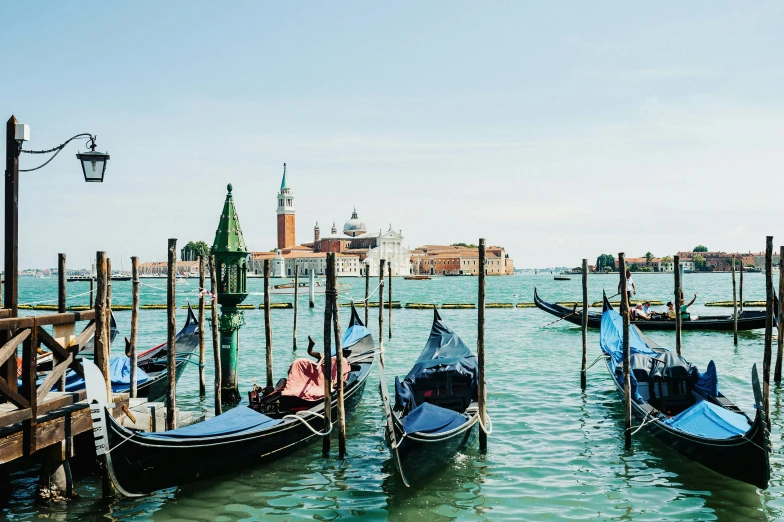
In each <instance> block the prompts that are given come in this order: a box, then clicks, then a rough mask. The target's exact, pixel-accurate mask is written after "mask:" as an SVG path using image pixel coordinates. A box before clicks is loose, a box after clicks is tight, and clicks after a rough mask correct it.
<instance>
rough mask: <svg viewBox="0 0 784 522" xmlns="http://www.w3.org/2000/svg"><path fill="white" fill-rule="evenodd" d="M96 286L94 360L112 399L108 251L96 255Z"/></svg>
mask: <svg viewBox="0 0 784 522" xmlns="http://www.w3.org/2000/svg"><path fill="white" fill-rule="evenodd" d="M95 264H96V267H95V270H96V274H95V275H96V279H97V281H96V283H97V284H96V287H97V292H96V296H95V340H94V346H93V350H94V352H93V360H94V361H95V365H96V366H97V367H98V368H99V369H100V370H101V373H102V374H103V378H104V379H105V380H106V398H107V400H108V401H109V402H111V400H112V387H111V379H110V378H109V339H108V338H107V337H106V323H107V314H106V252H98V254H97V255H96V263H95Z"/></svg>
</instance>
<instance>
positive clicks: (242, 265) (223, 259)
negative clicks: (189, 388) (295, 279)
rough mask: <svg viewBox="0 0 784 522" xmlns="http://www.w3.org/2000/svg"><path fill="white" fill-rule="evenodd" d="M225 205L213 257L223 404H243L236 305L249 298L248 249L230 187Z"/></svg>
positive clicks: (240, 322)
mask: <svg viewBox="0 0 784 522" xmlns="http://www.w3.org/2000/svg"><path fill="white" fill-rule="evenodd" d="M227 189H228V191H229V192H228V194H226V202H225V203H224V204H223V213H221V217H220V223H219V224H218V230H217V231H216V232H215V241H214V242H213V244H212V250H211V252H212V254H213V255H214V256H215V268H216V272H217V275H216V277H217V278H218V302H219V303H220V306H221V316H220V320H219V321H218V329H219V330H220V356H221V396H222V397H221V398H222V401H223V402H224V403H227V404H237V403H239V402H240V392H239V382H238V378H237V360H238V352H239V330H240V327H241V326H242V325H243V324H245V316H244V314H243V313H242V311H241V310H237V305H238V304H240V303H241V302H242V301H244V300H245V298H246V297H248V292H247V287H246V281H247V279H246V278H247V273H248V249H247V248H246V247H245V240H244V239H243V237H242V229H241V228H240V222H239V219H238V218H237V212H236V210H235V209H234V199H233V198H232V196H231V189H232V187H231V183H229V185H228V187H227Z"/></svg>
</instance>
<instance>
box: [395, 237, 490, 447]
mask: <svg viewBox="0 0 784 522" xmlns="http://www.w3.org/2000/svg"><path fill="white" fill-rule="evenodd" d="M486 277H487V261H486V260H485V238H479V296H478V304H477V307H478V310H477V323H478V324H477V330H476V358H477V363H478V365H479V375H478V376H479V389H478V390H477V398H478V402H479V420H481V421H482V423H481V425H480V426H479V451H487V432H486V431H485V426H487V376H486V374H485V278H486ZM389 305H390V308H391V306H392V300H391V296H390V301H389Z"/></svg>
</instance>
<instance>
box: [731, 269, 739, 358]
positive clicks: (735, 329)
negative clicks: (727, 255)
mask: <svg viewBox="0 0 784 522" xmlns="http://www.w3.org/2000/svg"><path fill="white" fill-rule="evenodd" d="M732 334H733V341H734V343H735V346H738V296H737V294H736V292H735V256H734V255H733V256H732Z"/></svg>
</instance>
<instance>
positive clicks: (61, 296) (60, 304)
mask: <svg viewBox="0 0 784 522" xmlns="http://www.w3.org/2000/svg"><path fill="white" fill-rule="evenodd" d="M57 311H58V312H59V313H61V314H64V313H65V254H63V253H60V254H57Z"/></svg>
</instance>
